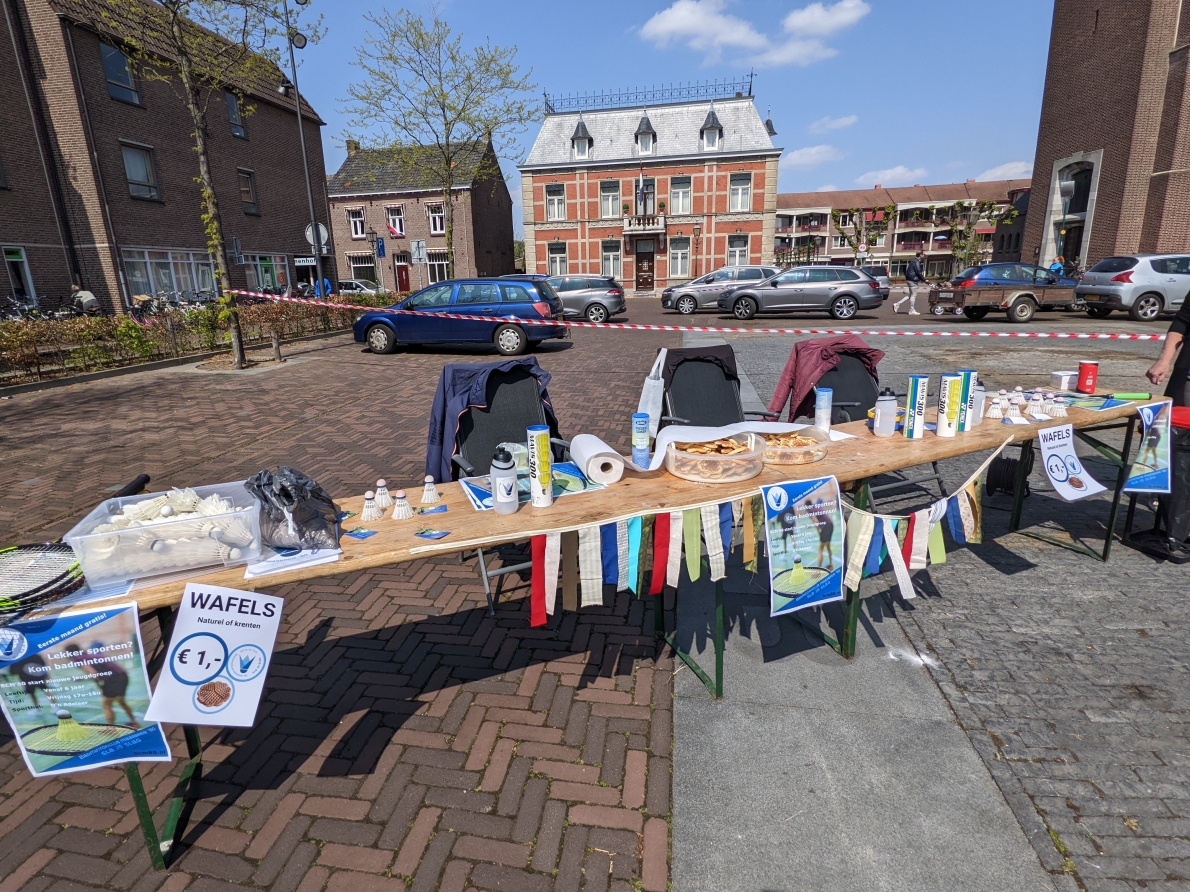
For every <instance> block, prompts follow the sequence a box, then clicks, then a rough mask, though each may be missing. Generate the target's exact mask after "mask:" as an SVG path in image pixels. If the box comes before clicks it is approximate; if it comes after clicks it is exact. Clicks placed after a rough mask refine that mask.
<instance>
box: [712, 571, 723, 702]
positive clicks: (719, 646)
mask: <svg viewBox="0 0 1190 892" xmlns="http://www.w3.org/2000/svg"><path fill="white" fill-rule="evenodd" d="M714 694H715V699H716V700H722V699H723V580H722V579H720V580H719V581H718V582H716V583H715V691H714Z"/></svg>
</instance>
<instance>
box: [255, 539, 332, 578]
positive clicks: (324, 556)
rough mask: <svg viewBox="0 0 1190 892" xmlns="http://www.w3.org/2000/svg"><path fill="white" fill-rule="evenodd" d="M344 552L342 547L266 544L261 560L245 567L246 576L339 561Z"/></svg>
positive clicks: (261, 553) (263, 574)
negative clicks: (277, 545)
mask: <svg viewBox="0 0 1190 892" xmlns="http://www.w3.org/2000/svg"><path fill="white" fill-rule="evenodd" d="M342 553H343V549H341V548H274V547H272V546H271V545H266V546H265V547H264V548H262V549H261V550H260V560H259V561H257V562H256V563H255V564H249V565H248V566H246V567H245V568H244V578H245V579H256V578H258V577H260V576H268V575H269V574H271V573H281V572H283V571H285V570H300V569H301V568H302V567H317V566H318V565H319V564H330V563H333V562H335V561H337V560H338V559H339V555H341V554H342Z"/></svg>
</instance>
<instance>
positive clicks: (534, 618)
mask: <svg viewBox="0 0 1190 892" xmlns="http://www.w3.org/2000/svg"><path fill="white" fill-rule="evenodd" d="M529 546H530V553H531V554H532V556H533V574H532V576H531V577H530V584H529V625H530V626H532V627H533V628H537V627H538V626H544V625H545V622H546V617H545V536H534V537H533V538H532V539H530V540H529Z"/></svg>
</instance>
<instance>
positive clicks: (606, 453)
mask: <svg viewBox="0 0 1190 892" xmlns="http://www.w3.org/2000/svg"><path fill="white" fill-rule="evenodd" d="M570 457H571V459H572V460H573V461H574V463H575V464H576V465H578V466H579V470H581V471H582V472H583V474H585V475H586V477H587V479H588V480H592V481H594V482H595V483H602V484H603V485H604V486H607V485H608V484H611V483H615V482H616V481H617V480H619V479H620V478H621V477H622V476H623V475H624V465H625V464H626V463H627V459H625V458H624V456H622V455H620V454H619V453H618V452H616V450H614V449H612V447H610V446H608V445H607V444H606V443H604V442H603V441H602V440H601V439H599V438H598V437H596V436H593V435H592V434H579V435H578V436H577V437H575V438H574V439H573V440H571V441H570Z"/></svg>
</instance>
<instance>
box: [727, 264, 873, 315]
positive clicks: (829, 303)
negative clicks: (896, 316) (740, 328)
mask: <svg viewBox="0 0 1190 892" xmlns="http://www.w3.org/2000/svg"><path fill="white" fill-rule="evenodd" d="M883 300H884V298H883V297H881V295H880V283H879V282H877V281H876V280H875V279H873V278H872V277H871V276H869V275H868V274H867V273H865V272H863V271H862V270H859V269H857V268H855V267H850V266H798V267H794V268H793V269H787V270H784V271H781V272H779V273H778V274H777V275H775V276H773V277H771V278H769V279H765V280H764V281H763V282H757V283H756V284H755V285H737V286H735V287H734V288H732V289H730V290H728V291H725V292H723V293H722V294H721V295H719V301H718V306H719V309H720V310H730V311H731V313H732V315H733V316H735V317H736V318H737V319H751V318H752V317H753V316H755V315H756V314H757V313H774V312H777V313H786V312H804V311H818V312H822V311H823V310H825V311H826V312H828V313H830V315H831V316H832V317H833V318H835V319H851V318H853V317H854V316H855V314H856V313H858V312H859V311H860V310H874V309H876V308H877V307H879V306H880V304H881V303H882V302H883Z"/></svg>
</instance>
